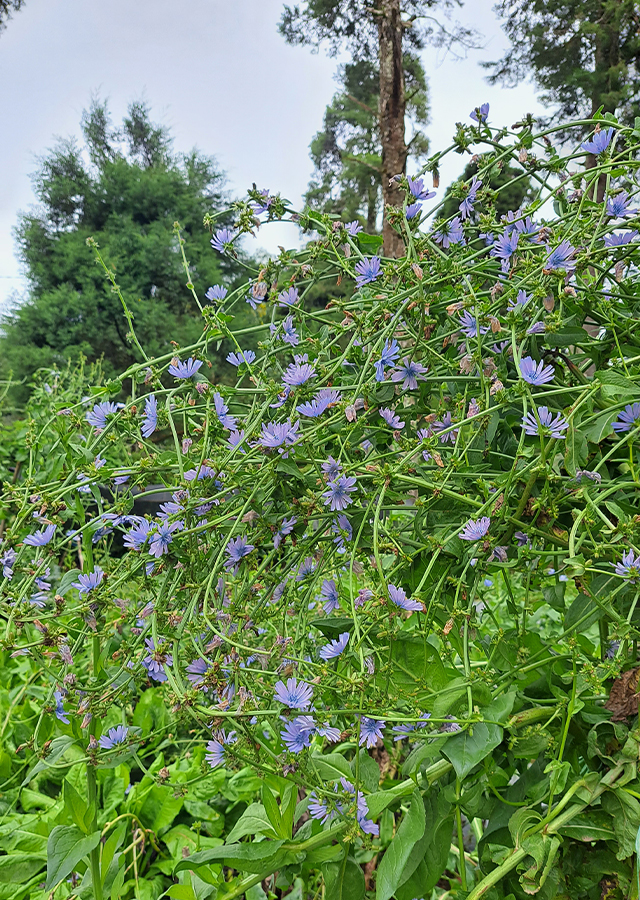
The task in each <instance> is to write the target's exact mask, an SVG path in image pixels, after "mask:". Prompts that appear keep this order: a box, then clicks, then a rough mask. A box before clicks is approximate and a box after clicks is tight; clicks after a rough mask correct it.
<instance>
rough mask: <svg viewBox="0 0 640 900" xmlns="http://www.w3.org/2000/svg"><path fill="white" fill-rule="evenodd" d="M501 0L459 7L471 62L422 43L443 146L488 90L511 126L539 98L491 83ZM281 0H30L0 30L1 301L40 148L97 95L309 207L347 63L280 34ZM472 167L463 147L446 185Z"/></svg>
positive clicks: (293, 238) (17, 276)
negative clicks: (479, 36)
mask: <svg viewBox="0 0 640 900" xmlns="http://www.w3.org/2000/svg"><path fill="white" fill-rule="evenodd" d="M492 5H493V0H467V2H466V4H465V6H464V7H463V9H462V10H461V11H460V12H459V18H460V20H461V21H462V22H464V23H465V24H467V25H472V26H474V27H476V28H477V29H478V30H480V31H481V32H482V33H483V34H484V43H485V47H484V49H482V50H472V51H469V53H468V55H467V58H466V59H464V60H462V61H456V60H455V59H453V58H451V57H447V56H445V55H444V54H443V52H442V51H438V50H435V49H433V48H427V49H426V50H425V52H424V54H423V62H424V66H425V69H426V72H427V76H428V79H429V87H430V98H431V123H430V125H429V127H428V137H429V139H430V141H431V150H432V152H433V151H435V150H437V149H439V148H441V147H443V146H445V145H446V144H447V143H448V142H449V139H450V138H451V136H452V134H453V133H454V131H455V123H456V122H458V121H467V120H468V116H469V112H470V111H471V109H473V108H474V107H475V106H477V105H479V104H481V103H483V102H485V101H489V102H490V104H491V121H492V122H493V123H494V124H500V125H503V124H506V125H511V124H512V123H513V122H514V121H516V119H518V118H519V117H521V116H522V114H523V113H525V112H534V113H535V112H537V111H540V109H541V107H540V105H539V104H538V103H537V101H536V99H535V94H534V91H533V88H532V87H531V86H530V85H529V84H525V85H522V86H520V87H519V88H517V89H516V90H511V91H506V90H501V89H499V88H492V87H490V86H489V85H488V84H487V83H486V81H485V77H484V76H485V73H484V70H483V69H482V68H481V67H480V65H479V63H480V61H481V60H483V59H484V60H486V59H496V58H499V57H500V55H501V53H502V51H503V49H504V48H505V47H506V46H508V42H507V40H506V38H505V36H504V34H503V33H502V31H501V30H500V26H499V23H498V22H497V20H496V18H495V16H494V14H493V12H492ZM282 7H283V3H282V0H182V2H179V3H176V2H175V0H171V2H169V0H134V2H132V0H56V2H55V3H52V2H51V0H26V4H25V6H24V7H23V9H22V10H21V11H20V12H19V13H17V14H15V16H14V18H13V19H12V20H11V21H10V22H9V23H8V26H7V29H6V31H5V32H4V33H2V34H1V35H0V84H2V91H1V92H0V135H2V139H1V140H0V308H2V307H4V308H6V304H7V303H8V302H9V299H10V298H11V297H13V299H15V298H16V292H17V295H18V296H19V295H20V294H23V292H24V290H25V282H24V279H23V278H22V276H21V269H20V263H19V262H18V260H17V259H16V256H15V242H14V239H13V236H12V228H13V227H14V226H15V224H16V220H17V213H18V211H19V210H26V209H28V207H29V206H30V204H32V203H34V201H35V198H34V196H33V192H32V190H31V181H30V174H31V173H32V172H33V171H34V169H35V167H36V159H37V157H38V156H39V155H41V154H43V153H45V152H46V150H47V149H48V148H49V147H51V146H52V144H53V143H54V140H55V137H56V136H64V137H66V136H69V135H78V136H79V134H80V128H79V123H80V116H81V113H82V110H83V109H84V108H85V107H86V106H88V105H89V101H90V99H91V96H92V94H95V93H98V94H100V95H101V96H102V97H106V98H108V99H109V103H110V109H111V112H112V114H113V118H114V121H116V122H117V121H118V120H119V119H121V117H122V115H123V113H124V112H125V111H126V107H127V104H128V103H129V102H130V101H131V100H134V99H144V100H146V101H147V102H148V103H149V104H150V105H151V108H152V115H153V118H154V120H155V121H158V122H161V123H162V124H164V125H168V126H169V127H170V128H171V132H172V134H173V136H174V139H175V148H176V149H177V150H185V151H186V150H189V149H191V148H192V147H194V146H195V147H198V148H199V149H200V150H201V151H203V152H205V153H208V154H213V155H215V156H216V157H217V159H218V161H219V163H220V166H221V167H222V168H223V169H224V170H225V171H226V172H227V175H228V178H229V186H230V188H231V190H232V191H235V192H236V193H243V192H244V191H245V190H246V189H247V188H248V187H250V186H251V184H252V183H253V182H256V184H257V186H258V187H259V188H262V187H268V188H269V189H270V190H271V191H272V193H275V192H278V191H279V192H280V193H282V195H283V196H285V197H287V198H288V199H289V200H291V201H292V203H294V204H295V205H299V204H301V198H302V194H303V193H304V191H305V189H306V187H307V183H308V181H309V176H310V174H311V171H312V168H313V167H312V164H311V161H310V159H309V149H308V148H309V142H310V140H311V138H312V137H313V135H314V134H315V132H316V131H317V130H318V129H319V128H320V126H321V125H322V117H323V113H324V109H325V106H326V105H327V103H328V102H329V101H330V100H331V97H332V95H333V94H334V92H335V90H336V83H335V81H334V74H335V70H336V67H337V61H336V60H335V59H332V58H330V57H328V56H327V55H326V54H324V53H323V52H322V51H321V52H320V53H318V54H314V53H311V52H310V51H309V50H308V49H306V48H301V47H298V48H294V47H289V46H287V45H286V44H285V43H284V41H283V39H282V38H281V37H280V35H279V34H278V31H277V23H278V21H279V19H280V14H281V11H282ZM461 169H462V160H461V159H460V157H458V156H456V155H454V154H452V155H451V156H450V157H449V160H448V162H447V164H446V166H443V168H442V188H443V189H444V187H446V185H447V184H448V183H449V182H450V181H451V180H453V179H454V178H455V177H457V176H458V175H459V173H460V171H461ZM257 244H258V245H259V246H261V247H264V248H265V249H266V250H269V251H276V249H277V245H278V244H285V245H286V246H289V247H291V246H298V245H299V240H298V231H297V229H296V228H295V227H294V226H291V225H289V226H286V225H275V226H270V227H269V228H263V229H262V230H261V232H260V236H259V238H258V241H257ZM248 249H250V248H249V247H248Z"/></svg>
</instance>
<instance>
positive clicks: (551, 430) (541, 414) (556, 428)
mask: <svg viewBox="0 0 640 900" xmlns="http://www.w3.org/2000/svg"><path fill="white" fill-rule="evenodd" d="M537 412H538V419H539V420H540V424H538V419H536V417H535V414H534V413H532V412H530V413H527V415H526V416H525V417H524V418H523V419H522V427H523V428H524V430H525V434H530V435H540V436H542V435H550V436H551V437H553V438H558V439H559V440H563V439H564V434H563V433H562V432H563V431H566V430H567V428H568V427H569V423H568V422H567V420H566V419H565V418H564V416H562V415H560V413H558V414H557V415H556V416H555V418H554V417H553V414H552V413H550V412H549V410H548V408H547V407H546V406H539V407H538V410H537Z"/></svg>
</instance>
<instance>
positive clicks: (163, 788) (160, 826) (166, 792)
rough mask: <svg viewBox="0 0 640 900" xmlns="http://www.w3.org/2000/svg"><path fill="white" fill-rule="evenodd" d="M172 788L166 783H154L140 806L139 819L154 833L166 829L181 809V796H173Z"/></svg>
mask: <svg viewBox="0 0 640 900" xmlns="http://www.w3.org/2000/svg"><path fill="white" fill-rule="evenodd" d="M174 790H175V788H173V787H171V785H168V784H154V785H153V787H152V788H151V790H150V791H149V793H148V794H147V796H146V797H145V799H144V802H143V803H142V805H141V807H140V811H139V813H138V815H139V817H140V821H141V822H142V824H143V825H145V826H146V827H147V828H150V829H151V830H152V831H155V832H156V834H159V833H161V832H162V831H164V830H165V829H167V828H168V827H169V825H171V823H172V822H173V820H174V819H175V817H176V816H177V815H178V813H179V812H180V810H181V809H182V803H183V798H182V797H175V796H174Z"/></svg>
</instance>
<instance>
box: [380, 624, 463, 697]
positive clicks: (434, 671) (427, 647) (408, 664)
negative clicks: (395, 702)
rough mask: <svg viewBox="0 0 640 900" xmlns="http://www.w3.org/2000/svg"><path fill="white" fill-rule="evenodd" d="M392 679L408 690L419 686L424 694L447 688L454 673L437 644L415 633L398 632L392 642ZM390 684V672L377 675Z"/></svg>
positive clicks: (384, 682) (398, 685) (382, 681)
mask: <svg viewBox="0 0 640 900" xmlns="http://www.w3.org/2000/svg"><path fill="white" fill-rule="evenodd" d="M391 664H392V674H391V682H392V683H393V684H394V685H395V686H396V687H399V688H403V689H406V690H414V689H416V688H417V689H418V690H419V691H420V693H421V694H422V695H423V696H427V695H428V694H430V693H433V692H435V691H441V690H443V689H444V688H445V687H446V686H447V684H448V682H449V680H450V676H449V673H448V672H447V670H446V669H445V667H444V665H443V663H442V660H441V659H440V654H439V653H438V651H437V650H436V648H435V647H434V646H433V645H432V644H430V643H429V642H428V641H427V640H425V639H424V638H420V637H416V636H414V635H411V634H403V633H400V634H398V635H396V638H395V640H394V641H393V642H392V644H391ZM376 680H377V682H378V683H379V684H380V685H381V686H382V685H386V681H387V676H386V675H377V676H376Z"/></svg>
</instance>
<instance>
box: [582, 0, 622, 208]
mask: <svg viewBox="0 0 640 900" xmlns="http://www.w3.org/2000/svg"><path fill="white" fill-rule="evenodd" d="M600 10H601V13H602V15H601V16H600V18H599V19H598V21H597V22H596V23H595V24H596V30H595V53H594V63H595V72H594V83H593V93H592V95H591V115H592V116H593V115H595V113H596V112H597V111H598V110H599V109H600V107H601V106H602V107H603V112H610V113H614V114H615V111H616V98H617V97H618V96H619V94H620V83H619V81H620V72H619V64H620V32H619V31H618V23H617V21H616V16H615V11H614V10H612V9H611V8H610V7H608V6H607V5H606V4H605V3H604V2H603V3H601V6H600ZM603 124H604V125H605V127H608V126H606V123H603ZM595 165H596V158H595V156H594V155H593V154H592V153H589V155H588V156H587V158H586V160H585V168H586V169H593V168H594V166H595ZM606 184H607V179H606V176H605V175H601V176H600V177H599V178H598V184H597V189H596V191H595V200H597V202H598V203H602V201H603V200H604V195H605V189H606ZM589 194H590V196H591V197H592V199H593V194H594V191H593V190H591V191H590V192H589Z"/></svg>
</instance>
